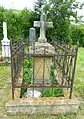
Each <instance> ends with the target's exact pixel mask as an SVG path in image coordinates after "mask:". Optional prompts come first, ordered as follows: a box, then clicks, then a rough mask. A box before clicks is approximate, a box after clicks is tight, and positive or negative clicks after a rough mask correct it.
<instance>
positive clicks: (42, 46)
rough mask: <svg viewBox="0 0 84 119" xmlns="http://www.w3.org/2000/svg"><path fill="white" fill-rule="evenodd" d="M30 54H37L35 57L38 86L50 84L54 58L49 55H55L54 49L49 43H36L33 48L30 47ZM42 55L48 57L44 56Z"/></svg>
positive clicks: (35, 79) (35, 76) (35, 75)
mask: <svg viewBox="0 0 84 119" xmlns="http://www.w3.org/2000/svg"><path fill="white" fill-rule="evenodd" d="M29 52H30V53H31V54H33V53H34V54H37V56H34V64H33V65H34V66H33V68H34V83H37V84H42V83H44V84H46V83H50V68H51V64H52V57H48V56H47V55H50V54H54V53H55V50H54V47H53V46H52V45H51V44H49V43H39V42H36V43H35V46H34V51H33V48H32V47H30V49H29ZM42 55H46V57H45V56H42Z"/></svg>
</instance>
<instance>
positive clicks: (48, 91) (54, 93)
mask: <svg viewBox="0 0 84 119" xmlns="http://www.w3.org/2000/svg"><path fill="white" fill-rule="evenodd" d="M62 96H64V95H63V92H62V89H60V88H45V89H43V92H42V97H62Z"/></svg>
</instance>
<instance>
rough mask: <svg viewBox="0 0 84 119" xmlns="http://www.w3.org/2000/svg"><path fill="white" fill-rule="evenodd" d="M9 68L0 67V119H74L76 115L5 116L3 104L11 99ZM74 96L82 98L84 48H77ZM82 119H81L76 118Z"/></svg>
mask: <svg viewBox="0 0 84 119" xmlns="http://www.w3.org/2000/svg"><path fill="white" fill-rule="evenodd" d="M10 76H11V75H10V66H0V119H76V115H67V116H60V117H58V116H40V117H34V116H32V117H28V116H27V115H18V116H6V113H5V109H4V104H5V103H6V102H7V101H8V100H10V99H11V95H10V94H11V79H10ZM73 92H74V94H75V95H76V96H77V97H80V96H81V97H82V98H84V48H79V51H78V58H77V66H76V74H75V79H74V89H73ZM78 119H82V118H78Z"/></svg>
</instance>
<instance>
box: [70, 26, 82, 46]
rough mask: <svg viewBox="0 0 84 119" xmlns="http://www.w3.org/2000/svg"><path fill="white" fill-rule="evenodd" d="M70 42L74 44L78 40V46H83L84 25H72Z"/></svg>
mask: <svg viewBox="0 0 84 119" xmlns="http://www.w3.org/2000/svg"><path fill="white" fill-rule="evenodd" d="M71 28H72V35H71V38H72V44H73V45H75V44H76V43H77V41H79V46H81V47H84V27H83V26H75V25H74V26H72V27H71Z"/></svg>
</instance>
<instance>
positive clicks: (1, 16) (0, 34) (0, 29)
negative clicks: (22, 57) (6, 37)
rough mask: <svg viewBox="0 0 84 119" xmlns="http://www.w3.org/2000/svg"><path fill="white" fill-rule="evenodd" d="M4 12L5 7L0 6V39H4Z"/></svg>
mask: <svg viewBox="0 0 84 119" xmlns="http://www.w3.org/2000/svg"><path fill="white" fill-rule="evenodd" d="M4 13H5V10H4V8H3V7H0V40H2V39H3V27H2V26H3V25H2V24H3V21H4Z"/></svg>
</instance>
